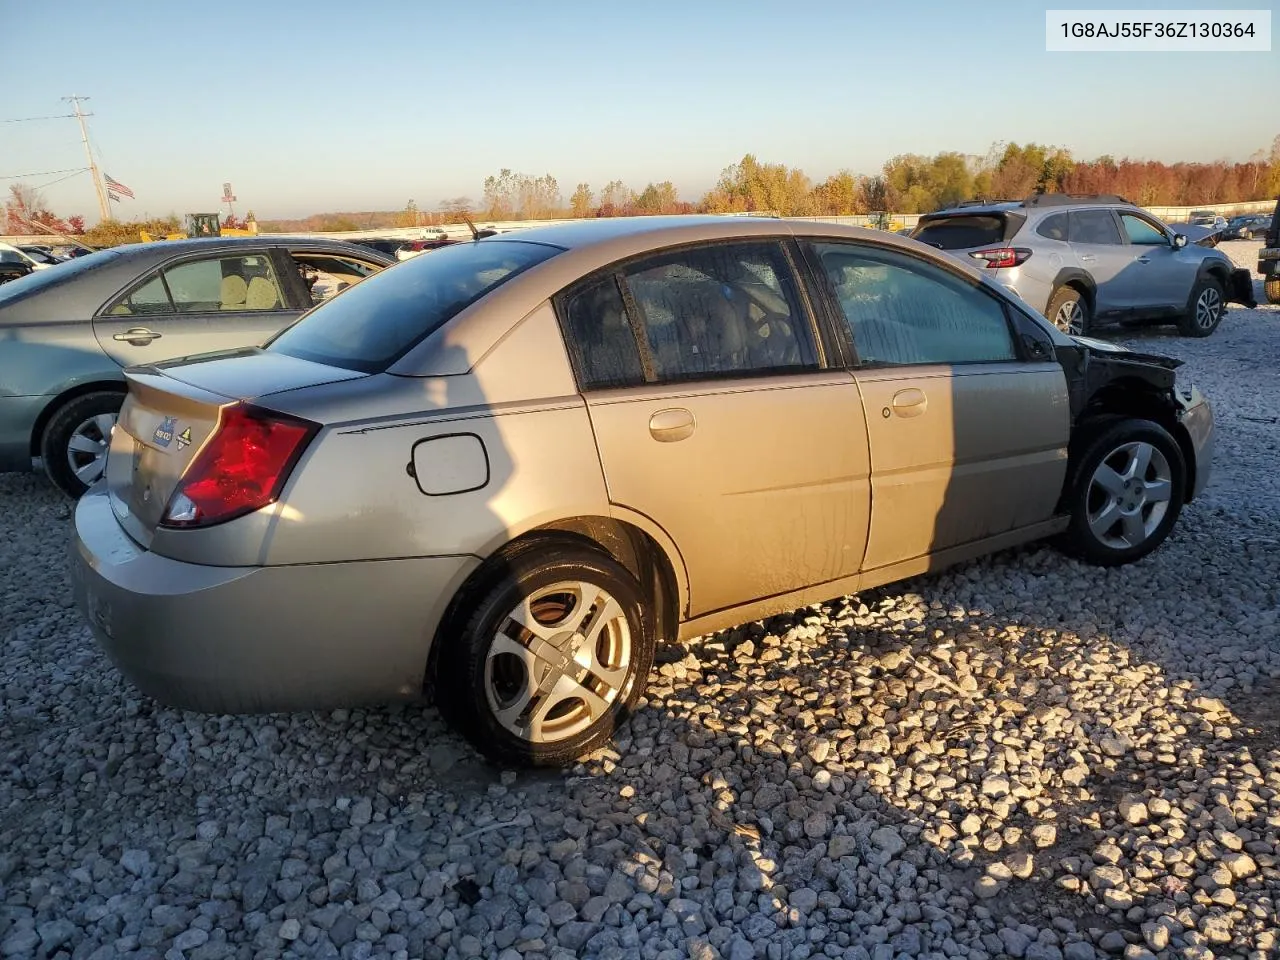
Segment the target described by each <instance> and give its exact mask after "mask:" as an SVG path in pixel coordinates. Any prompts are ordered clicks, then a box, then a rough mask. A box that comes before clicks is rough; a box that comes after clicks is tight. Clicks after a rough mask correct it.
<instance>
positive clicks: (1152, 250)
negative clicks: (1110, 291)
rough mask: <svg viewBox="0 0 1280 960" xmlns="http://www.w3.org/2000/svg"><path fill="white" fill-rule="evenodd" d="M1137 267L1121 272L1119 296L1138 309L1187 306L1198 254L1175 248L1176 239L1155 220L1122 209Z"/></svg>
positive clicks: (1126, 234) (1129, 305)
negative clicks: (1191, 254)
mask: <svg viewBox="0 0 1280 960" xmlns="http://www.w3.org/2000/svg"><path fill="white" fill-rule="evenodd" d="M1120 225H1121V226H1122V227H1123V228H1124V233H1125V237H1126V238H1127V239H1128V241H1129V249H1130V251H1131V253H1132V255H1133V263H1134V265H1135V268H1134V269H1132V270H1128V271H1126V272H1125V273H1123V274H1121V275H1120V277H1119V278H1118V279H1117V283H1118V285H1119V292H1118V295H1117V297H1118V299H1119V300H1120V301H1121V302H1123V303H1124V304H1125V305H1126V306H1127V307H1131V308H1133V309H1137V310H1150V309H1171V308H1175V307H1176V308H1183V307H1185V306H1186V305H1187V298H1188V297H1190V296H1191V288H1192V287H1193V286H1194V285H1195V280H1196V269H1197V266H1198V265H1199V258H1198V257H1195V258H1193V257H1189V256H1186V255H1185V254H1183V253H1182V251H1179V250H1175V249H1174V248H1173V241H1172V239H1171V238H1170V237H1169V235H1168V234H1167V233H1165V231H1164V230H1163V229H1161V228H1160V226H1159V225H1158V224H1157V223H1156V222H1155V221H1153V220H1150V219H1148V218H1147V217H1144V216H1141V215H1139V214H1136V213H1123V212H1122V213H1121V214H1120Z"/></svg>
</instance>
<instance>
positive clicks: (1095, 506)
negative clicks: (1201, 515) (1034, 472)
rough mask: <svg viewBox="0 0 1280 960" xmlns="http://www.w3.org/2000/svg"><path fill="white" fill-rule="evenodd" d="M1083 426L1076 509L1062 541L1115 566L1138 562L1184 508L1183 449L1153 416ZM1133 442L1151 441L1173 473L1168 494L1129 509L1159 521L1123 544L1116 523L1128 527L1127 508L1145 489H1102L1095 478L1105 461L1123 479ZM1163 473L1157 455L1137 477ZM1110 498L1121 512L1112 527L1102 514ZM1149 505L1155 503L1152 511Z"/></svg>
mask: <svg viewBox="0 0 1280 960" xmlns="http://www.w3.org/2000/svg"><path fill="white" fill-rule="evenodd" d="M1081 429H1084V430H1086V431H1087V433H1086V434H1084V435H1083V436H1082V438H1081V440H1080V441H1079V446H1078V447H1077V449H1076V450H1073V451H1072V454H1073V455H1072V458H1071V463H1072V465H1071V468H1070V474H1069V477H1068V481H1067V490H1068V491H1069V493H1068V496H1067V508H1068V510H1069V511H1070V514H1071V525H1070V526H1069V527H1068V528H1067V530H1066V532H1065V533H1064V534H1063V535H1062V537H1061V538H1060V540H1059V546H1060V547H1061V548H1062V549H1063V550H1064V551H1065V552H1067V553H1069V554H1071V555H1072V556H1075V557H1078V558H1079V559H1081V560H1084V561H1086V562H1087V563H1092V564H1095V565H1097V566H1103V567H1114V566H1120V565H1121V564H1126V563H1133V562H1134V561H1135V560H1140V559H1142V558H1143V557H1145V556H1146V555H1147V554H1149V553H1150V552H1151V551H1152V550H1154V549H1155V548H1156V547H1158V546H1160V544H1161V543H1163V542H1164V540H1165V538H1167V537H1168V536H1169V532H1170V531H1171V530H1172V529H1173V527H1174V524H1176V523H1177V522H1178V517H1179V515H1180V514H1181V513H1182V504H1183V501H1184V499H1185V495H1186V483H1187V467H1186V461H1185V460H1184V458H1183V455H1182V449H1181V448H1180V447H1179V446H1178V443H1177V441H1176V440H1174V439H1173V437H1171V436H1170V435H1169V432H1168V431H1167V430H1165V429H1164V427H1162V426H1160V425H1159V424H1158V423H1155V422H1154V421H1151V420H1140V419H1136V418H1114V419H1107V420H1103V421H1101V422H1099V423H1097V424H1095V425H1093V426H1092V427H1090V426H1087V425H1086V426H1084V427H1082V428H1081ZM1130 444H1146V445H1147V446H1148V447H1150V448H1151V449H1152V450H1154V451H1158V452H1159V454H1160V457H1162V458H1163V461H1164V466H1165V467H1167V472H1168V477H1167V490H1166V492H1167V494H1168V499H1167V500H1164V501H1157V502H1156V503H1150V504H1148V505H1147V506H1142V507H1139V508H1138V510H1136V511H1135V510H1129V514H1130V515H1138V516H1140V517H1141V518H1142V519H1144V520H1146V521H1148V522H1149V521H1151V520H1154V521H1155V523H1154V526H1153V527H1152V528H1151V529H1150V530H1149V531H1146V532H1144V534H1143V537H1142V539H1141V540H1140V542H1137V543H1135V544H1131V545H1128V546H1122V545H1121V544H1120V543H1118V542H1117V541H1118V540H1120V539H1121V538H1120V536H1119V532H1118V531H1117V527H1119V531H1123V530H1124V516H1125V513H1124V512H1123V511H1124V510H1125V508H1126V507H1128V506H1130V505H1131V504H1132V503H1134V502H1135V500H1136V498H1137V495H1138V493H1139V492H1140V491H1139V490H1138V489H1136V488H1135V489H1134V490H1132V491H1125V492H1123V493H1122V494H1121V495H1119V496H1113V495H1111V494H1109V493H1108V492H1107V491H1106V490H1104V489H1102V486H1101V484H1095V483H1094V478H1095V475H1096V474H1097V473H1098V471H1099V469H1100V468H1101V467H1102V466H1103V465H1104V464H1106V465H1108V466H1110V467H1112V469H1113V471H1114V472H1116V473H1118V474H1120V478H1121V479H1123V478H1124V471H1123V470H1122V469H1121V465H1122V464H1123V463H1125V458H1126V457H1128V456H1129V454H1128V453H1127V452H1126V447H1127V446H1128V445H1130ZM1160 472H1161V467H1160V464H1159V462H1158V461H1157V459H1156V457H1155V456H1154V455H1152V456H1151V459H1150V464H1149V466H1148V469H1147V470H1146V471H1145V473H1144V475H1143V476H1142V477H1140V478H1139V477H1136V476H1135V477H1134V478H1133V479H1141V480H1143V481H1144V482H1145V483H1150V482H1152V481H1154V480H1157V479H1160V478H1159V473H1160ZM1126 500H1127V502H1126ZM1109 501H1111V502H1114V504H1115V506H1116V509H1117V511H1119V512H1117V513H1116V519H1115V520H1114V521H1112V523H1113V524H1114V525H1113V526H1107V525H1106V521H1105V520H1104V519H1103V517H1104V512H1103V511H1104V509H1105V508H1106V507H1107V506H1108V502H1109ZM1159 502H1163V503H1164V504H1165V508H1164V510H1163V515H1162V516H1160V517H1159V518H1158V519H1157V518H1156V516H1155V508H1156V507H1157V506H1158V503H1159ZM1148 506H1149V507H1151V509H1150V510H1148ZM1091 516H1092V517H1094V518H1096V520H1098V521H1100V522H1101V529H1096V528H1095V527H1094V526H1091V525H1090V518H1091Z"/></svg>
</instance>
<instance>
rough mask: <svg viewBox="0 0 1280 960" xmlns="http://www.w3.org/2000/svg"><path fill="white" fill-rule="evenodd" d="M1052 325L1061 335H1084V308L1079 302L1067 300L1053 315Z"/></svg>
mask: <svg viewBox="0 0 1280 960" xmlns="http://www.w3.org/2000/svg"><path fill="white" fill-rule="evenodd" d="M1053 325H1054V326H1055V327H1057V328H1058V329H1059V330H1061V331H1062V332H1063V333H1069V334H1072V335H1073V336H1080V335H1081V334H1083V333H1084V308H1083V307H1081V306H1080V301H1079V300H1068V301H1067V302H1066V303H1064V304H1063V305H1062V306H1060V307H1059V308H1058V312H1057V313H1055V314H1054V315H1053Z"/></svg>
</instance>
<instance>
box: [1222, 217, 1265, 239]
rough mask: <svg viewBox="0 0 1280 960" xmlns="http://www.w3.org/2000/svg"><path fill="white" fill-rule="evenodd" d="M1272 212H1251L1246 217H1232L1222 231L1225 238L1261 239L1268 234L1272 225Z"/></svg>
mask: <svg viewBox="0 0 1280 960" xmlns="http://www.w3.org/2000/svg"><path fill="white" fill-rule="evenodd" d="M1271 220H1272V217H1271V214H1269V213H1251V214H1249V215H1248V216H1244V217H1232V218H1231V219H1230V220H1228V221H1227V228H1226V229H1225V230H1224V231H1222V239H1224V240H1259V239H1261V238H1262V237H1265V236H1266V235H1267V229H1268V228H1269V227H1270V226H1271Z"/></svg>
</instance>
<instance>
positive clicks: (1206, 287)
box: [1178, 277, 1227, 337]
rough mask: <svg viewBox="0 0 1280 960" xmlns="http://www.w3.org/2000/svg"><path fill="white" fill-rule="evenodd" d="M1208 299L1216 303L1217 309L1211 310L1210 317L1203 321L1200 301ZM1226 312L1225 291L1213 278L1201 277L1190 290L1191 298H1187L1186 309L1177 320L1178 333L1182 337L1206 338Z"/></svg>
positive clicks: (1215, 328) (1216, 327)
mask: <svg viewBox="0 0 1280 960" xmlns="http://www.w3.org/2000/svg"><path fill="white" fill-rule="evenodd" d="M1202 297H1209V298H1212V299H1214V300H1216V302H1217V309H1216V310H1211V311H1210V312H1212V317H1211V318H1210V319H1208V320H1205V319H1203V317H1202V313H1201V309H1200V300H1201V298H1202ZM1226 312H1227V299H1226V289H1225V288H1224V287H1223V286H1222V283H1221V282H1220V281H1218V280H1215V279H1214V278H1213V277H1201V278H1200V279H1199V280H1197V281H1196V285H1195V286H1194V287H1192V288H1191V296H1189V297H1188V298H1187V309H1186V311H1185V312H1184V313H1183V314H1182V316H1181V317H1180V318H1179V319H1178V332H1179V333H1181V334H1182V335H1183V336H1184V337H1207V336H1209V335H1210V334H1211V333H1213V331H1215V330H1217V329H1218V324H1220V323H1221V322H1222V318H1223V316H1224V315H1225V314H1226Z"/></svg>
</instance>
